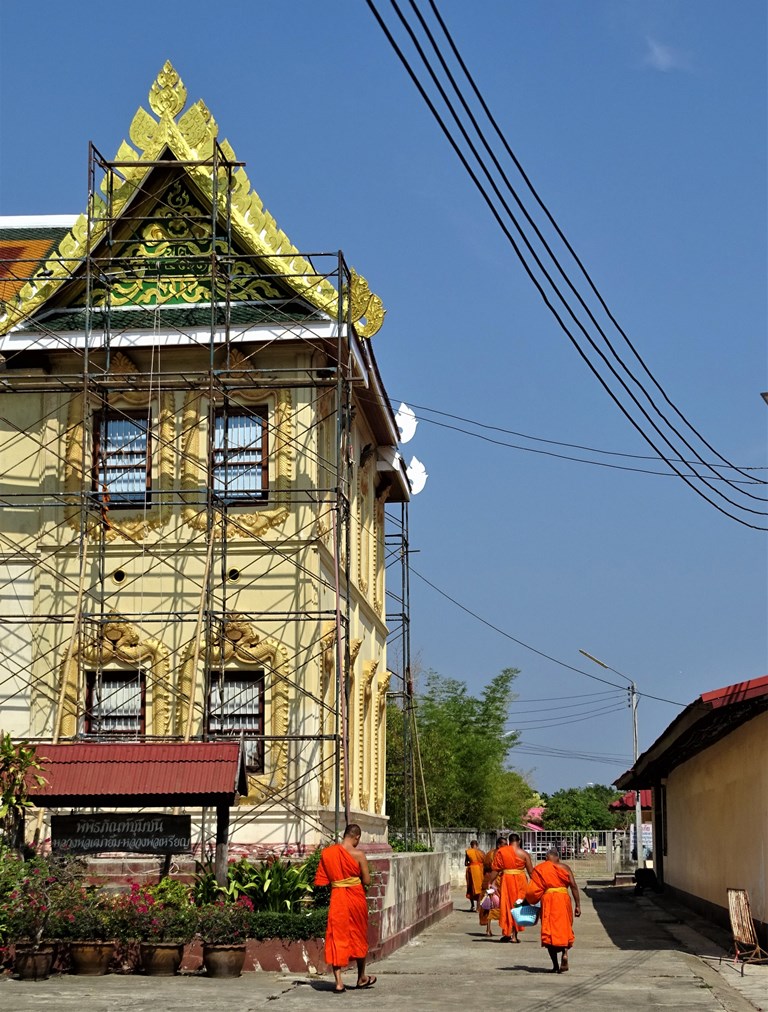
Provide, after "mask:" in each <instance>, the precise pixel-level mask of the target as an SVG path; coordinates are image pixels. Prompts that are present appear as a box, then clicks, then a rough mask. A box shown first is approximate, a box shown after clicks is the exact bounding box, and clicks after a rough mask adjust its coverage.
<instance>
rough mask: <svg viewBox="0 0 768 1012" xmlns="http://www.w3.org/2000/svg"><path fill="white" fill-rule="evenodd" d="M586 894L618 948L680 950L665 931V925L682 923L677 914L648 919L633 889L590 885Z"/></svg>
mask: <svg viewBox="0 0 768 1012" xmlns="http://www.w3.org/2000/svg"><path fill="white" fill-rule="evenodd" d="M584 892H585V893H586V894H587V896H588V897H589V898H590V900H591V901H592V906H593V907H594V910H595V913H596V914H597V916H598V917H599V918H600V923H601V924H602V926H603V927H604V928H605V931H606V932H607V934H608V937H609V938H610V940H611V942H613V944H614V945H615V946H616V947H617V948H619V949H635V950H637V949H641V950H645V949H656V950H658V949H679V948H680V944H679V943H678V942H677V941H675V939H674V938H673V937H672V936H671V935H670V934H669V933H668V932H667V931H665V930H664V924H665V923H667V924H679V923H680V921H679V918H678V916H677V915H675V914H671V913H670V914H669V915H666V916H665V915H664V913H663V912H662V914H661V916H656V917H653V918H651V917H649V916H648V915H647V914H646V912H645V910H644V909H643V907H644V906H645V905H644V904H643V906H641V905H640V904H639V903H638V901H637V899H636V897H635V895H634V890H633V887H632V886H614V885H610V884H608V883H603V882H588V883H587V885H586V887H585V889H584Z"/></svg>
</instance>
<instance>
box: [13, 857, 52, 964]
mask: <svg viewBox="0 0 768 1012" xmlns="http://www.w3.org/2000/svg"><path fill="white" fill-rule="evenodd" d="M52 884H53V882H52V881H51V880H50V878H49V876H48V875H47V874H46V870H45V868H44V867H41V865H40V864H38V863H36V862H34V863H30V867H29V874H28V875H26V876H25V877H24V878H23V879H22V880H21V881H20V882H19V883H18V885H17V886H16V888H14V889H12V890H11V891H10V892H9V893H8V894H7V896H6V897H5V901H4V910H3V935H4V940H5V941H8V942H12V943H13V945H14V972H15V973H16V974H17V975H18V977H19V978H20V979H21V980H45V979H46V978H47V977H48V975H49V974H50V972H51V966H52V964H53V957H54V947H53V945H52V944H51V941H50V931H49V922H50V920H51V897H50V891H51V886H52Z"/></svg>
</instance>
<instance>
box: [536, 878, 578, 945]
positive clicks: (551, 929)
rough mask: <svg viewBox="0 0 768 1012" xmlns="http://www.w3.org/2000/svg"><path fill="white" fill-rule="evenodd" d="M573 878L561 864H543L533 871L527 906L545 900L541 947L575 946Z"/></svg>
mask: <svg viewBox="0 0 768 1012" xmlns="http://www.w3.org/2000/svg"><path fill="white" fill-rule="evenodd" d="M570 881H571V877H570V875H569V874H568V869H567V868H564V867H563V866H562V865H561V864H553V863H552V862H551V861H542V862H541V864H537V865H536V867H535V868H534V869H533V873H532V875H531V881H530V884H529V886H528V889H527V891H526V894H525V901H526V903H538V902H539V900H541V944H542V945H551V946H553V947H554V948H556V949H570V947H571V946H572V945H573V942H574V936H573V907H572V906H571V897H570V896H569V895H568V886H569V884H570Z"/></svg>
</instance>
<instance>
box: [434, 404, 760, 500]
mask: <svg viewBox="0 0 768 1012" xmlns="http://www.w3.org/2000/svg"><path fill="white" fill-rule="evenodd" d="M421 421H423V422H428V423H429V424H430V425H436V426H438V427H439V428H441V429H450V430H451V431H453V432H461V433H462V434H463V435H465V436H472V437H473V438H474V439H481V440H482V441H483V442H484V443H491V444H493V445H494V446H506V447H508V448H509V449H510V450H523V451H524V452H526V453H537V454H540V455H541V456H544V457H554V458H556V459H557V460H571V461H573V462H574V463H575V464H590V465H591V466H593V467H605V468H608V469H609V470H612V471H633V472H634V473H635V474H653V475H656V476H657V477H659V478H679V477H688V478H699V477H700V475H698V474H689V475H682V474H676V473H675V474H673V473H671V472H670V471H653V470H651V469H650V468H647V467H630V466H629V465H628V464H609V463H608V462H607V461H604V460H585V459H584V457H572V456H571V455H570V454H567V453H555V452H554V451H553V450H539V449H537V448H536V447H534V446H520V445H519V444H517V443H508V442H506V441H505V440H503V439H494V438H493V437H492V436H484V435H483V434H482V433H481V432H472V431H471V430H470V429H462V428H461V427H459V426H458V425H449V424H448V423H447V422H439V421H438V420H437V419H436V418H424V417H422V418H421ZM526 438H535V437H526ZM547 442H550V440H547ZM595 452H597V453H609V452H610V451H608V450H597V451H595ZM648 459H656V458H648ZM683 463H686V462H685V461H683ZM710 480H712V481H725V482H727V483H728V484H729V485H733V484H740V485H757V484H760V482H758V481H755V480H754V479H749V480H748V481H743V482H742V481H740V480H738V479H736V481H732V480H730V479H728V478H725V477H724V476H722V475H720V476H718V477H716V478H712V479H710Z"/></svg>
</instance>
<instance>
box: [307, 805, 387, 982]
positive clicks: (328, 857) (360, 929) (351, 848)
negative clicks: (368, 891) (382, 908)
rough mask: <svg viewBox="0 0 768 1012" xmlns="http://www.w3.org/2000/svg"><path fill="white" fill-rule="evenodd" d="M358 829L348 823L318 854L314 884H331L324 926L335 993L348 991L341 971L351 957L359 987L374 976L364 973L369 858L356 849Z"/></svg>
mask: <svg viewBox="0 0 768 1012" xmlns="http://www.w3.org/2000/svg"><path fill="white" fill-rule="evenodd" d="M360 836H361V830H360V827H359V826H356V825H354V824H353V825H350V826H347V828H346V829H345V830H344V838H343V839H342V841H341V843H334V844H331V846H330V847H326V848H325V850H324V851H323V853H322V854H321V856H320V864H319V865H318V868H317V874H316V875H315V885H321V886H322V885H330V887H331V905H330V908H329V910H328V924H327V926H326V929H325V961H326V963H330V965H331V966H332V967H333V976H334V977H335V979H336V985H335V987H334V989H333V993H334V994H344V992H345V991H346V990H347V989H346V987H345V986H344V981H343V980H342V979H341V971H342V970H343V969H344V967H346V965H347V963H348V962H349V961H350V959H354V960H355V961H356V962H357V984H356V988H357V989H358V990H364V989H365V988H369V987H373V985H374V984H375V983H376V978H375V977H372V976H371V975H370V974H366V972H365V960H366V957H367V955H368V900H367V899H366V896H365V890H364V888H363V886H369V885H370V884H371V873H370V871H369V870H368V861H367V859H366V856H365V854H364V853H363V852H362V850H359V849H358V844H359V843H360Z"/></svg>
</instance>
